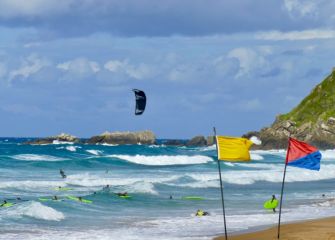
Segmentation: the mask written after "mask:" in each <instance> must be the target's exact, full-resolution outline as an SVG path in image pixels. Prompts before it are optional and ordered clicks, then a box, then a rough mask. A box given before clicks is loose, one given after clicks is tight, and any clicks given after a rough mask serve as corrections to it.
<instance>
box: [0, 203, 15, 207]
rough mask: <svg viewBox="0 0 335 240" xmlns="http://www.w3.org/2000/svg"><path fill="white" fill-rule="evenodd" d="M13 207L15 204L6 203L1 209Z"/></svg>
mask: <svg viewBox="0 0 335 240" xmlns="http://www.w3.org/2000/svg"><path fill="white" fill-rule="evenodd" d="M13 205H14V203H5V204H3V205H2V206H1V207H11V206H13Z"/></svg>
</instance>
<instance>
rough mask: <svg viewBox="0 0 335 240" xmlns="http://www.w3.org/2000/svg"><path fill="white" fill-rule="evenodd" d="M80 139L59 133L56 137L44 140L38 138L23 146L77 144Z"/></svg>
mask: <svg viewBox="0 0 335 240" xmlns="http://www.w3.org/2000/svg"><path fill="white" fill-rule="evenodd" d="M79 142H80V139H79V138H77V137H75V136H73V135H70V134H66V133H61V134H59V135H57V136H51V137H46V138H38V139H35V140H32V141H28V142H25V143H24V144H37V145H42V144H52V143H79Z"/></svg>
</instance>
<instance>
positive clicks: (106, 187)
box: [102, 184, 111, 192]
mask: <svg viewBox="0 0 335 240" xmlns="http://www.w3.org/2000/svg"><path fill="white" fill-rule="evenodd" d="M110 190H111V188H110V186H109V184H107V185H106V186H104V187H103V188H102V191H105V192H109V191H110Z"/></svg>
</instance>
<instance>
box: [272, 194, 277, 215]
mask: <svg viewBox="0 0 335 240" xmlns="http://www.w3.org/2000/svg"><path fill="white" fill-rule="evenodd" d="M274 200H277V198H276V196H275V195H272V199H271V203H272V202H273V201H274ZM272 211H273V212H274V213H275V212H276V208H272Z"/></svg>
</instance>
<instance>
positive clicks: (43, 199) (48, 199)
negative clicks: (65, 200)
mask: <svg viewBox="0 0 335 240" xmlns="http://www.w3.org/2000/svg"><path fill="white" fill-rule="evenodd" d="M38 200H40V201H41V202H47V201H62V199H57V200H56V199H52V198H38Z"/></svg>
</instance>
